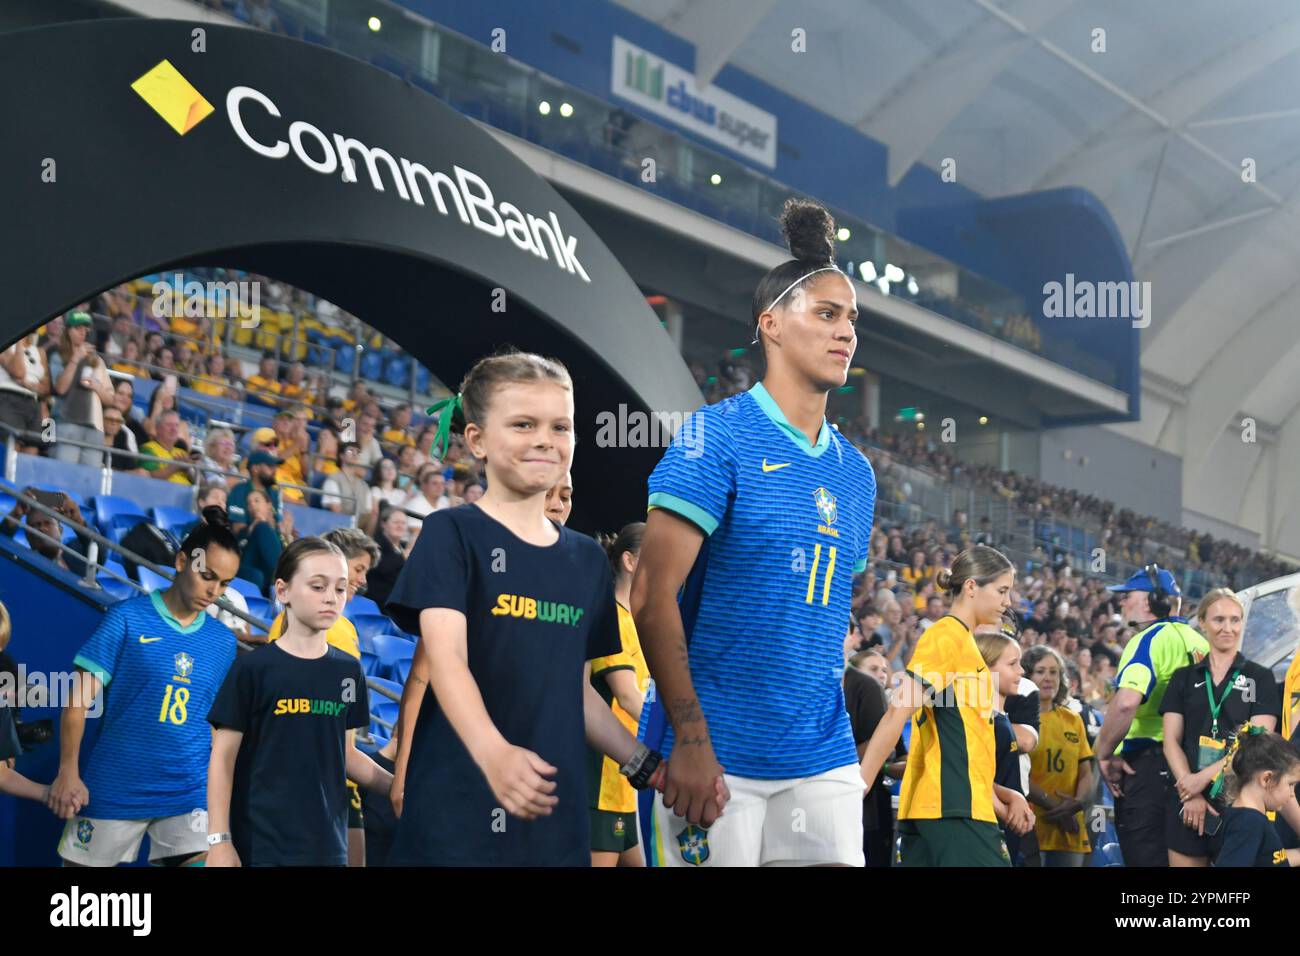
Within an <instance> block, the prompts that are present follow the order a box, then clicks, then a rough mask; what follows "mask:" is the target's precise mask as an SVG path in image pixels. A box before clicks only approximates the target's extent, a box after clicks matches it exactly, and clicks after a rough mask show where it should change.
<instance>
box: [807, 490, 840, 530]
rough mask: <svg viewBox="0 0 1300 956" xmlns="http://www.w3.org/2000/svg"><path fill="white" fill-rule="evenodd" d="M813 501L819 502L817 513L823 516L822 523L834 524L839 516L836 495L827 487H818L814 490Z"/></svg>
mask: <svg viewBox="0 0 1300 956" xmlns="http://www.w3.org/2000/svg"><path fill="white" fill-rule="evenodd" d="M813 501H815V502H817V514H818V515H820V516H821V519H822V524H834V523H835V519H836V518H837V517H839V514H838V512H837V511H836V510H835V496H834V495H833V494H831V493H830V492H829V491H827V490H826V489H825V488H818V489H817V490H816V491H814V492H813Z"/></svg>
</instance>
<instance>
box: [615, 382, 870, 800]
mask: <svg viewBox="0 0 1300 956" xmlns="http://www.w3.org/2000/svg"><path fill="white" fill-rule="evenodd" d="M649 488H650V507H651V508H665V509H667V510H670V511H672V512H674V513H676V514H678V515H681V516H682V517H684V518H686V519H688V520H690V521H691V522H693V523H694V524H696V525H698V526H699V527H700V528H701V529H702V530H703V531H704V532H705V534H706V538H705V541H704V543H703V544H702V545H701V548H700V553H699V557H698V558H697V559H696V562H695V565H694V567H693V568H692V569H691V572H690V575H689V576H688V578H687V580H686V585H685V587H684V588H683V589H682V594H681V598H680V601H681V612H682V622H683V624H684V625H685V630H686V640H687V643H688V645H689V648H690V669H691V679H692V681H693V682H694V684H695V691H696V694H697V695H698V696H699V700H700V706H701V707H702V708H703V711H704V717H705V719H706V720H707V721H708V725H709V734H710V737H711V738H712V742H713V748H714V752H715V753H716V754H717V757H718V761H719V762H720V763H721V764H722V765H723V766H724V767H726V768H727V772H728V773H731V774H736V775H739V776H742V777H752V778H756V779H765V780H783V779H790V778H795V777H806V776H812V775H813V774H818V773H822V772H824V771H827V770H831V769H834V768H836V767H842V766H844V765H846V764H850V763H854V762H856V760H857V752H856V750H855V749H854V745H853V732H852V729H851V728H850V726H849V718H848V713H847V712H846V710H845V707H844V690H843V683H842V681H843V675H844V657H843V642H844V635H845V633H846V631H847V630H848V626H849V604H850V599H851V596H852V582H853V575H854V574H855V573H857V572H858V571H861V570H862V569H863V568H864V567H865V566H866V559H867V548H868V544H869V543H870V538H871V522H872V517H873V513H874V510H875V502H876V478H875V473H874V472H873V471H872V468H871V465H870V463H869V462H868V461H867V459H866V458H865V457H864V456H863V454H862V453H861V452H860V451H858V449H857V448H855V447H854V446H853V445H852V444H850V443H849V441H848V440H847V439H845V438H844V437H843V436H841V435H840V434H839V432H838V431H836V430H835V429H834V428H832V427H831V426H830V425H829V423H827V422H826V421H825V420H823V422H822V427H821V432H820V434H819V436H818V440H817V443H816V444H815V445H810V444H809V442H808V439H807V438H806V437H805V436H804V435H802V434H801V433H800V432H799V431H798V430H797V429H796V428H794V426H792V425H791V424H790V423H789V421H788V420H787V419H786V417H785V415H784V414H783V413H782V412H781V409H780V407H779V406H778V405H777V404H776V402H775V401H774V400H773V399H772V397H771V395H770V394H769V393H768V392H767V390H766V389H765V388H764V387H763V385H762V384H761V383H760V384H758V385H755V386H754V387H753V388H752V389H751V390H750V391H748V392H743V393H741V394H739V395H734V396H732V397H731V398H728V399H725V400H724V401H721V402H719V403H717V404H715V405H707V406H705V407H704V408H702V409H700V410H699V411H698V412H696V413H695V415H694V416H692V417H691V418H690V419H688V421H687V422H686V423H684V424H683V426H682V428H681V429H680V430H679V431H678V434H677V436H676V438H675V439H674V440H673V443H672V444H671V445H670V446H669V448H668V450H667V451H666V452H665V453H664V457H663V459H662V460H661V461H660V462H659V465H658V466H657V467H656V468H655V470H654V472H653V473H652V474H651V476H650V481H649ZM649 696H650V699H649V700H648V703H647V706H646V707H644V708H643V709H642V722H641V728H640V731H641V735H642V738H643V739H644V740H646V741H647V743H649V744H650V745H651V746H656V747H659V748H660V749H661V750H662V752H663V753H664V754H665V755H667V754H668V753H670V752H671V750H672V728H671V726H670V725H669V723H668V721H667V720H666V715H665V714H664V711H663V709H662V707H661V706H660V705H659V703H658V701H657V700H655V699H654V695H653V693H651V694H650V695H649Z"/></svg>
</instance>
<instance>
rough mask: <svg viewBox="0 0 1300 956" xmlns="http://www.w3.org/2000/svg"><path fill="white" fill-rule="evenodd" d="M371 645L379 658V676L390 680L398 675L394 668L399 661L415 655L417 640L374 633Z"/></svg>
mask: <svg viewBox="0 0 1300 956" xmlns="http://www.w3.org/2000/svg"><path fill="white" fill-rule="evenodd" d="M370 646H371V648H372V653H373V654H375V656H377V657H378V658H379V676H380V677H386V678H388V679H390V680H392V679H395V677H396V675H395V671H394V669H395V668H396V666H397V662H398V661H402V660H405V661H409V660H411V659H412V658H414V657H415V642H414V641H408V640H407V639H406V638H404V637H398V636H397V635H395V634H372V635H371V636H370Z"/></svg>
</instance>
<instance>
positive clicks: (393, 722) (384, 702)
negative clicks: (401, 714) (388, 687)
mask: <svg viewBox="0 0 1300 956" xmlns="http://www.w3.org/2000/svg"><path fill="white" fill-rule="evenodd" d="M400 707H401V705H400V704H398V702H397V701H395V700H389V699H388V698H387V697H379V698H374V697H372V698H371V701H370V716H371V717H372V718H375V717H377V718H380V719H381V720H386V721H387V722H388V725H389V726H387V727H386V726H384V725H383V724H381V723H380V722H379V720H371V722H370V732H371V733H372V734H376V735H382V736H385V737H387V736H388V735H390V734H391V733H392V732H393V731H392V728H395V727H396V726H397V712H398V710H399V709H400Z"/></svg>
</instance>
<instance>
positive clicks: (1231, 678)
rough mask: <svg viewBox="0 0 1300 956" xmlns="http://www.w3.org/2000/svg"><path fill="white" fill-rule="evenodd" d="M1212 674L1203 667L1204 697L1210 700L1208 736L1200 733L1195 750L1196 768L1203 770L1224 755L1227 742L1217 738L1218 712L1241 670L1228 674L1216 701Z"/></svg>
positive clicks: (1234, 685) (1221, 708) (1235, 683)
mask: <svg viewBox="0 0 1300 956" xmlns="http://www.w3.org/2000/svg"><path fill="white" fill-rule="evenodd" d="M1212 676H1213V675H1211V673H1210V669H1209V668H1208V667H1207V668H1206V669H1205V698H1206V700H1208V701H1209V702H1210V736H1208V737H1206V736H1205V735H1204V734H1202V735H1201V742H1200V747H1199V748H1198V751H1197V767H1196V769H1197V770H1204V769H1205V768H1206V767H1208V766H1210V765H1211V764H1213V763H1216V762H1217V761H1219V760H1222V759H1223V757H1224V749H1225V748H1226V747H1227V742H1226V741H1224V740H1221V739H1220V738H1219V712H1220V711H1221V710H1223V705H1224V702H1225V701H1227V699H1228V695H1229V694H1231V693H1232V691H1233V689H1234V688H1235V687H1236V686H1237V678H1239V677H1240V676H1241V670H1240V669H1238V670H1234V671H1233V672H1232V673H1231V674H1229V675H1228V686H1226V687H1225V688H1224V689H1223V693H1222V694H1221V695H1220V696H1219V699H1218V701H1215V699H1214V688H1213V686H1212V685H1213V683H1214V681H1212V680H1211V679H1210V678H1211V677H1212Z"/></svg>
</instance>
